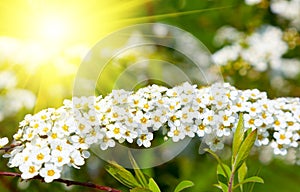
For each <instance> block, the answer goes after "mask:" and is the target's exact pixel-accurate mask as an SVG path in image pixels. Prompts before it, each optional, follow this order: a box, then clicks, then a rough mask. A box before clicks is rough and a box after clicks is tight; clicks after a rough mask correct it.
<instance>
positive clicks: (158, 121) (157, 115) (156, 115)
mask: <svg viewBox="0 0 300 192" xmlns="http://www.w3.org/2000/svg"><path fill="white" fill-rule="evenodd" d="M152 122H153V130H154V131H157V130H158V129H159V128H160V127H161V126H162V125H163V124H164V123H166V122H167V117H166V115H165V114H163V112H162V111H161V110H156V111H154V112H153V115H152Z"/></svg>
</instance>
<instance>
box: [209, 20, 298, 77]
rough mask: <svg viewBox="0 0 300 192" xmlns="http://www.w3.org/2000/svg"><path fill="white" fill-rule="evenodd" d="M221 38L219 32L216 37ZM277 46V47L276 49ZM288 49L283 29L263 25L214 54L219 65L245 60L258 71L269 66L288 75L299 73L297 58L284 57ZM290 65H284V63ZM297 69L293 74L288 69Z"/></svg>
mask: <svg viewBox="0 0 300 192" xmlns="http://www.w3.org/2000/svg"><path fill="white" fill-rule="evenodd" d="M218 38H219V35H218V33H217V36H216V39H218ZM242 45H246V46H242ZM274 47H276V49H274ZM287 51H288V44H287V43H286V42H285V41H284V40H283V32H282V31H281V29H279V28H277V27H274V26H271V25H263V26H261V27H259V28H258V29H256V31H254V32H253V33H252V34H250V35H243V38H242V39H237V40H236V41H231V44H229V45H227V46H224V47H223V48H221V49H220V50H218V51H217V52H215V53H214V54H213V56H212V58H213V60H214V62H215V63H216V64H218V65H227V64H229V63H230V62H236V61H238V60H240V59H241V60H243V61H245V62H246V63H247V64H250V65H251V66H253V67H254V68H255V69H256V70H258V71H266V70H267V69H268V68H270V69H272V70H276V71H283V73H284V74H285V75H286V76H290V77H292V76H295V75H297V74H298V73H299V70H297V69H298V68H299V62H297V61H298V60H296V59H283V58H282V57H283V55H284V54H285V53H286V52H287ZM285 64H286V65H287V66H289V67H282V66H283V65H285ZM291 68H293V69H295V71H292V72H291V74H287V73H289V72H288V71H289V70H291Z"/></svg>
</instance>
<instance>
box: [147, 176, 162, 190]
mask: <svg viewBox="0 0 300 192" xmlns="http://www.w3.org/2000/svg"><path fill="white" fill-rule="evenodd" d="M148 187H149V189H150V190H151V191H152V192H160V189H159V187H158V185H157V183H156V182H155V181H154V179H152V178H150V179H149V184H148Z"/></svg>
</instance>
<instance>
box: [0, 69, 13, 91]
mask: <svg viewBox="0 0 300 192" xmlns="http://www.w3.org/2000/svg"><path fill="white" fill-rule="evenodd" d="M0 77H1V78H0V90H1V89H12V88H14V87H15V86H16V84H17V78H16V76H15V74H14V72H12V71H1V72H0Z"/></svg>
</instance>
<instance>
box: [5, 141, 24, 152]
mask: <svg viewBox="0 0 300 192" xmlns="http://www.w3.org/2000/svg"><path fill="white" fill-rule="evenodd" d="M21 145H22V143H17V144H11V145H9V146H7V147H2V148H0V151H5V152H8V151H9V150H11V149H13V148H15V147H18V146H21Z"/></svg>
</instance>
